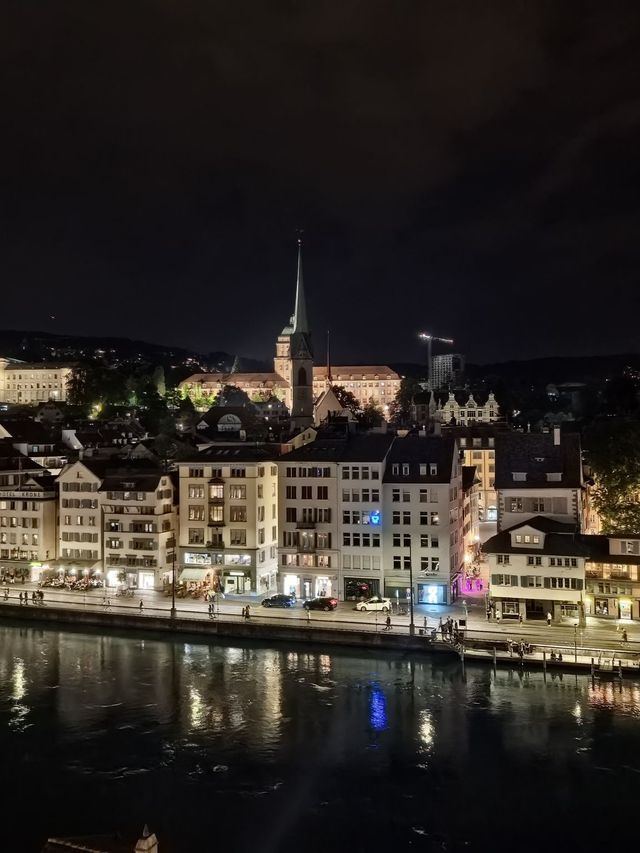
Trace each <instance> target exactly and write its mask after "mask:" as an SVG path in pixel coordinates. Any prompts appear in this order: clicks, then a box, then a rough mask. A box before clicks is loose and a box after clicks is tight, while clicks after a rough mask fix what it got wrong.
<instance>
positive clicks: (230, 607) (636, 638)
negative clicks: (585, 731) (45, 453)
mask: <svg viewBox="0 0 640 853" xmlns="http://www.w3.org/2000/svg"><path fill="white" fill-rule="evenodd" d="M4 589H6V587H2V588H0V608H1V605H2V603H3V601H4V597H3V591H4ZM38 589H39V587H38V586H37V584H32V583H25V584H14V585H12V586H9V601H10V602H11V603H13V604H16V603H17V601H18V596H19V593H20V592H27V593H28V596H29V603H28V604H27V605H26V606H27V607H34V606H38V607H40V606H45V607H46V606H47V605H55V606H57V607H71V608H87V609H89V608H90V609H94V608H95V609H101V610H111V611H114V612H125V613H134V612H137V613H141V615H144V614H145V613H153V614H154V615H155V616H163V615H166V617H167V618H169V616H170V610H171V598H170V597H168V596H165V595H163V594H162V593H160V592H156V591H154V590H146V591H137V592H136V595H135V596H134V597H133V598H124V597H119V596H117V595H116V594H115V592H109V591H107V592H106V593H105V591H104V590H99V589H96V590H90V591H88V592H86V593H83V592H75V591H70V590H57V589H51V588H50V587H45V588H44V589H43V592H44V603H43V604H38V605H34V604H33V603H32V602H31V593H32V592H33V591H34V590H38ZM140 601H142V603H143V609H142V611H140ZM259 601H260V599H259V598H258V597H257V596H245V595H237V594H231V595H228V596H226V597H225V599H224V600H223V601H220V602H217V603H216V604H215V617H214V618H219V619H223V620H233V619H240V618H242V616H241V611H242V608H243V607H245V606H246V605H247V604H249V605H250V609H251V618H252V620H259V621H261V622H273V623H279V624H282V623H283V621H285V620H286V621H292V622H298V623H300V624H316V625H318V624H322V625H323V626H328V625H331V624H333V625H335V627H336V628H340V629H341V630H358V631H362V630H365V631H381V630H383V629H384V627H385V620H386V616H387V614H386V613H382V612H376V611H373V612H372V611H368V612H365V613H360V612H358V611H355V610H354V604H353V602H348V601H347V602H340V603H339V604H338V607H337V609H336V610H335V611H330V612H329V613H324V612H322V611H317V610H314V611H311V612H310V613H309V614H307V612H306V611H305V610H304V609H303V607H302V603H301V602H300V603H299V604H297V605H296V606H295V607H292V608H290V609H289V608H277V609H276V608H265V607H261V606H260V603H259ZM208 606H209V605H208V603H205V602H204V601H201V600H195V601H194V600H192V599H177V600H176V609H177V611H178V615H179V616H180V617H183V618H193V619H209V618H211V617H210V616H209V612H208ZM0 613H1V609H0ZM465 615H466V618H467V630H466V636H467V637H468V638H470V639H472V638H473V639H483V640H488V641H491V640H495V641H496V642H500V643H506V642H507V641H508V640H509V639H511V640H513V641H514V642H518V641H519V640H521V639H523V640H525V641H526V642H530V643H532V644H537V645H549V646H553V647H556V648H571V649H573V648H574V646H576V645H577V646H578V647H579V648H580V647H583V648H588V649H603V650H623V649H624V650H626V651H627V652H629V653H640V625H639V624H638V623H635V622H625V623H617V622H614V621H608V620H603V619H598V618H595V617H587V625H586V627H585V628H578V627H577V626H576V625H575V622H574V621H566V622H564V623H562V624H559V625H551V626H548V625H547V623H546V621H543V622H538V621H525V622H523V623H518V622H517V621H514V622H508V621H507V620H503V621H502V622H501V623H497V622H495V621H491V622H488V621H487V618H486V610H485V597H484V593H471V594H468V595H466V596H465V597H464V598H461V599H459V600H458V601H457V602H455V604H452V605H450V606H443V605H420V604H416V605H415V607H414V624H415V626H416V632H417V631H418V630H419V629H420V628H424V627H425V620H426V627H427V628H428V629H433V628H438V625H439V622H440V620H441V619H442V620H443V621H444V620H446V619H447V618H448V617H449V616H450V617H451V618H452V619H454V620H460V619H461V618H465ZM391 622H392V628H391V630H393V631H399V632H402V633H408V632H409V622H410V617H409V615H408V613H407V614H398V613H392V614H391ZM622 627H624V629H625V630H626V631H627V635H628V640H629V641H628V642H627V643H626V644H625V643H623V642H622V637H621V629H622ZM616 628H618V630H616Z"/></svg>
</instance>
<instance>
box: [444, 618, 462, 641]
mask: <svg viewBox="0 0 640 853" xmlns="http://www.w3.org/2000/svg"><path fill="white" fill-rule="evenodd" d="M438 627H439V629H440V634H441V635H442V639H443V640H448V641H449V642H450V643H453V644H454V645H456V646H457V645H458V643H460V642H461V641H462V632H461V631H460V629H459V627H458V620H457V619H452V618H451V616H448V617H447V619H446V620H445V621H444V622H443V621H442V619H440V625H439V626H438Z"/></svg>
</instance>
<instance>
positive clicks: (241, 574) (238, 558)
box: [222, 554, 255, 595]
mask: <svg viewBox="0 0 640 853" xmlns="http://www.w3.org/2000/svg"><path fill="white" fill-rule="evenodd" d="M222 584H223V590H224V592H225V593H227V594H233V593H236V594H237V595H242V594H245V593H250V592H254V591H255V590H254V589H253V588H252V583H251V556H250V554H225V555H224V568H223V570H222Z"/></svg>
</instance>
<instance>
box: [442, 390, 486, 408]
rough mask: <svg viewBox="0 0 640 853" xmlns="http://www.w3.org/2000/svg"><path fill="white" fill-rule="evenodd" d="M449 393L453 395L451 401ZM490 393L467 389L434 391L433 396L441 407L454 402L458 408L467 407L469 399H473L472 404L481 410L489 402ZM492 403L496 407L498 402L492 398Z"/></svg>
mask: <svg viewBox="0 0 640 853" xmlns="http://www.w3.org/2000/svg"><path fill="white" fill-rule="evenodd" d="M450 393H451V394H453V400H451V397H450ZM492 393H493V392H492V391H481V390H478V391H470V390H469V389H468V388H465V389H458V390H456V391H451V392H449V391H436V392H435V396H436V399H437V400H438V402H439V403H441V404H442V405H443V406H446V404H447V403H451V402H453V401H455V402H456V403H457V404H458V405H459V406H463V407H464V406H467V405H468V403H469V401H470V399H471V398H473V400H472V402H473V403H475V405H476V406H477V407H478V408H480V409H481V408H483V407H484V406H486V405H487V403H488V402H489V395H490V394H492ZM491 402H493V403H495V404H496V406H497V405H498V401H497V400H496V399H495V398H493V399H492V401H491Z"/></svg>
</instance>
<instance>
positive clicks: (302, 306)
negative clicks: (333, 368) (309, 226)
mask: <svg viewBox="0 0 640 853" xmlns="http://www.w3.org/2000/svg"><path fill="white" fill-rule="evenodd" d="M293 331H294V332H302V333H303V334H309V321H308V320H307V303H306V301H305V298H304V282H303V279H302V233H301V234H300V235H299V236H298V275H297V279H296V308H295V311H294V314H293Z"/></svg>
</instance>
